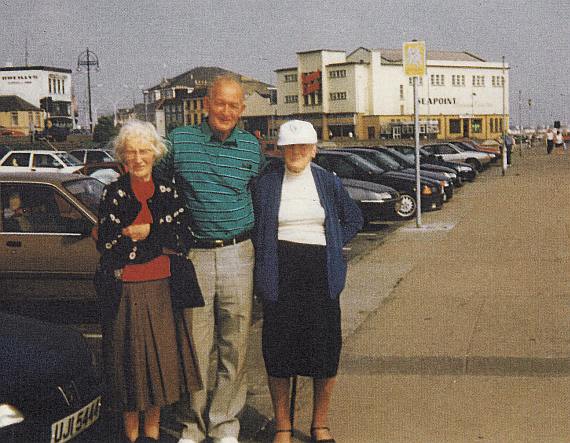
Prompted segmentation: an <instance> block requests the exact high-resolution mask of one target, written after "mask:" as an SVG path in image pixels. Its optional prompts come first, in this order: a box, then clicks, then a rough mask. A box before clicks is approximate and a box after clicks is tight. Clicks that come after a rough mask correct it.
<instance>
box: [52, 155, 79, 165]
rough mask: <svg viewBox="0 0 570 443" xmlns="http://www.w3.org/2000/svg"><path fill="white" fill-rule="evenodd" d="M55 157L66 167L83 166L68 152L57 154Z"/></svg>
mask: <svg viewBox="0 0 570 443" xmlns="http://www.w3.org/2000/svg"><path fill="white" fill-rule="evenodd" d="M55 155H57V157H58V158H59V159H61V161H62V162H63V163H64V164H65V166H81V165H82V164H83V163H81V162H80V161H79V160H77V158H75V157H74V156H73V155H71V154H69V153H67V152H56V153H55Z"/></svg>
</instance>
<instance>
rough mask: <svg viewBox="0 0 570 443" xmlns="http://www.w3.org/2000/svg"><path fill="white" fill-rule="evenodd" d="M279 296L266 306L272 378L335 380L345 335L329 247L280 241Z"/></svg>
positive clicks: (266, 345)
mask: <svg viewBox="0 0 570 443" xmlns="http://www.w3.org/2000/svg"><path fill="white" fill-rule="evenodd" d="M278 254H279V294H278V298H277V302H275V303H273V302H265V303H264V306H263V339H262V350H263V359H264V361H265V368H266V370H267V374H268V375H270V376H272V377H292V376H294V375H302V376H307V377H314V378H329V377H334V376H335V375H336V373H337V370H338V362H339V358H340V350H341V346H342V335H341V326H340V306H339V300H338V297H337V298H336V299H334V300H333V299H331V298H330V297H329V291H328V280H327V260H326V249H325V247H324V246H319V245H309V244H302V243H292V242H285V241H279V245H278Z"/></svg>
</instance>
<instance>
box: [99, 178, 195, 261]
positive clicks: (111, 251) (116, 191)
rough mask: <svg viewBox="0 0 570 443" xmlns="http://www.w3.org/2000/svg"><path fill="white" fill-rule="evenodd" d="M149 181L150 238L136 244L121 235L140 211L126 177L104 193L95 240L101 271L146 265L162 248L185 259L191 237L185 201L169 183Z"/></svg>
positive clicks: (114, 183)
mask: <svg viewBox="0 0 570 443" xmlns="http://www.w3.org/2000/svg"><path fill="white" fill-rule="evenodd" d="M152 179H153V182H154V188H155V191H154V195H153V196H152V197H151V198H149V199H148V207H149V209H150V212H151V214H152V219H153V223H152V224H151V229H150V234H149V236H148V237H147V238H146V239H145V240H141V241H137V242H134V241H132V240H131V238H130V237H127V236H124V235H123V234H122V233H121V230H122V229H123V228H126V227H127V226H129V225H131V224H132V222H133V221H134V220H135V218H136V217H137V215H138V213H139V212H140V210H141V204H140V203H139V201H138V200H137V199H136V197H135V194H134V192H133V190H132V188H131V181H130V177H129V175H128V174H124V175H122V176H121V177H119V179H118V180H117V181H115V182H113V183H111V184H109V185H107V186H106V187H105V189H104V190H103V195H102V197H101V202H100V205H99V215H98V238H97V250H98V251H99V252H100V253H101V260H100V262H99V266H100V268H101V269H105V270H107V271H115V270H118V269H122V268H123V267H124V266H125V265H128V264H140V263H146V262H148V261H150V260H152V259H154V258H156V257H158V256H159V255H161V254H162V253H163V252H162V248H163V247H165V248H169V249H171V250H173V251H175V252H177V253H182V254H185V255H186V254H187V253H188V251H189V250H190V247H191V245H192V241H193V236H192V231H191V229H190V221H191V219H190V213H189V211H188V209H187V208H186V206H185V205H184V199H183V198H182V196H181V194H180V193H179V192H178V190H177V189H176V188H175V185H174V184H173V183H172V182H169V181H164V180H162V179H159V178H158V177H156V176H155V175H154V174H153V177H152Z"/></svg>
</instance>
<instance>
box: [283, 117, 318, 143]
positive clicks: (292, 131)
mask: <svg viewBox="0 0 570 443" xmlns="http://www.w3.org/2000/svg"><path fill="white" fill-rule="evenodd" d="M316 143H317V131H315V128H313V125H312V124H310V123H309V122H306V121H303V120H289V121H288V122H286V123H283V124H282V125H281V127H280V128H279V138H278V139H277V145H278V146H287V145H315V144H316Z"/></svg>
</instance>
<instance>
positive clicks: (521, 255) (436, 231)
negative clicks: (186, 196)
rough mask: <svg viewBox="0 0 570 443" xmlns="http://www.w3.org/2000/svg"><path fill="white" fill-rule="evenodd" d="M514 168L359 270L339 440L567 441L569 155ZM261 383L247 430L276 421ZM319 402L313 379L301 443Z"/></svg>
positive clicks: (300, 412)
mask: <svg viewBox="0 0 570 443" xmlns="http://www.w3.org/2000/svg"><path fill="white" fill-rule="evenodd" d="M513 159H514V165H513V167H511V168H510V169H509V170H508V171H507V174H506V176H505V177H502V176H501V171H500V168H498V167H492V168H491V169H489V170H488V171H486V172H485V173H483V174H482V175H481V176H480V178H479V179H478V181H477V182H476V183H473V184H468V185H466V186H464V187H463V188H462V189H460V190H459V192H458V193H457V195H456V197H455V198H454V199H453V200H452V201H451V202H450V203H449V204H447V205H446V206H445V208H444V210H443V211H439V212H434V213H428V214H424V217H423V222H424V225H425V227H426V229H421V230H417V229H416V228H415V222H410V223H408V224H406V225H405V226H403V227H402V228H399V229H398V230H397V231H396V232H395V233H393V234H392V235H390V237H389V239H388V240H387V241H386V242H385V243H384V244H383V245H382V246H381V247H379V248H377V249H375V250H373V251H372V252H371V253H370V254H368V255H367V256H365V257H362V258H361V259H360V260H358V261H356V262H351V264H350V269H349V280H348V283H347V287H346V289H345V291H344V293H343V295H342V304H343V316H344V322H343V323H344V324H343V326H344V336H345V344H344V348H343V356H342V362H341V368H340V374H339V377H338V384H337V388H336V391H335V396H334V400H333V404H332V410H331V418H330V424H331V428H332V430H333V433H334V435H335V437H336V439H337V442H339V443H344V442H346V443H349V442H362V443H368V442H370V443H373V442H471V441H487V442H564V441H570V413H567V409H569V408H568V406H567V405H568V404H569V401H570V378H569V377H568V376H569V375H570V358H569V354H570V353H569V349H570V327H569V326H570V325H569V320H568V319H569V318H570V315H569V314H570V306H569V302H570V276H569V273H568V261H569V257H570V238H569V234H570V226H569V223H570V205H569V202H570V174H569V172H570V156H562V155H552V156H546V155H545V154H543V150H540V152H539V149H538V148H535V149H534V151H532V152H528V151H525V155H524V157H522V158H521V157H520V156H519V154H518V152H517V153H515V154H514V155H513ZM255 335H256V334H255V333H254V334H253V337H252V357H251V361H252V366H253V368H254V373H256V374H258V373H259V372H257V371H258V370H259V369H260V368H259V365H261V361H260V360H259V355H257V354H256V351H255V349H256V346H257V349H258V346H259V344H258V343H256V340H258V338H256V337H255ZM254 362H256V363H254ZM256 366H257V369H256ZM264 383H265V381H264V380H263V379H259V377H256V380H251V383H250V385H251V389H250V397H249V399H250V401H249V402H248V411H246V412H245V415H244V423H243V424H244V433H247V432H248V430H252V429H254V428H255V427H256V426H260V425H263V424H265V422H264V417H263V416H265V415H266V416H268V417H271V409H270V404H269V403H268V400H269V398H268V396H267V395H266V387H264ZM310 399H311V390H310V385H309V383H308V381H307V380H302V381H301V385H300V389H299V395H298V402H297V421H296V428H297V429H299V430H300V432H299V435H298V437H297V438H298V440H297V441H308V438H307V434H308V428H309V426H310ZM269 431H270V426H268V429H267V432H263V431H262V432H259V433H257V436H256V437H252V438H251V440H248V441H271V440H270V432H269Z"/></svg>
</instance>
